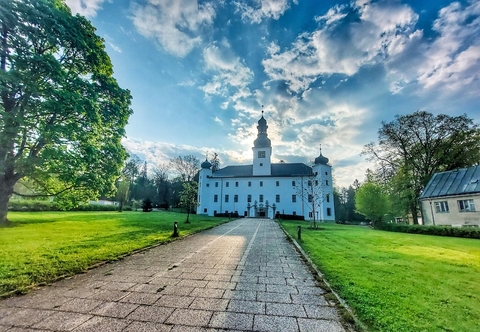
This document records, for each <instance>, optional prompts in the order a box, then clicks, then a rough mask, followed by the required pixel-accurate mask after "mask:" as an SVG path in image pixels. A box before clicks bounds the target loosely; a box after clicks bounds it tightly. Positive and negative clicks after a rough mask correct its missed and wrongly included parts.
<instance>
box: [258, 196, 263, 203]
mask: <svg viewBox="0 0 480 332" xmlns="http://www.w3.org/2000/svg"><path fill="white" fill-rule="evenodd" d="M258 200H259V201H260V203H263V195H260V196H259V198H258Z"/></svg>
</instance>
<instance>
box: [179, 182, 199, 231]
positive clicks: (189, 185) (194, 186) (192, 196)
mask: <svg viewBox="0 0 480 332" xmlns="http://www.w3.org/2000/svg"><path fill="white" fill-rule="evenodd" d="M197 197H198V183H197V182H195V181H192V182H185V183H183V190H182V191H181V192H180V206H183V207H185V208H186V209H187V223H188V222H189V216H190V213H191V212H192V211H194V210H193V209H194V208H196V207H197V206H198V201H197Z"/></svg>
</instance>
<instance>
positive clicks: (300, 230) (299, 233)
mask: <svg viewBox="0 0 480 332" xmlns="http://www.w3.org/2000/svg"><path fill="white" fill-rule="evenodd" d="M298 239H299V240H301V239H302V226H298Z"/></svg>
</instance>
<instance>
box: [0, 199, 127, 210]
mask: <svg viewBox="0 0 480 332" xmlns="http://www.w3.org/2000/svg"><path fill="white" fill-rule="evenodd" d="M8 210H9V211H15V212H40V211H64V210H65V208H64V207H62V206H61V205H59V204H57V203H55V202H49V201H39V200H11V201H10V202H9V203H8ZM68 210H69V211H117V210H118V206H116V205H100V204H82V205H79V206H77V207H75V208H72V209H68ZM123 210H124V211H129V210H132V207H131V206H124V207H123Z"/></svg>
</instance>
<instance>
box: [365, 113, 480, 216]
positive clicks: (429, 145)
mask: <svg viewBox="0 0 480 332" xmlns="http://www.w3.org/2000/svg"><path fill="white" fill-rule="evenodd" d="M378 140H379V143H378V146H375V144H374V143H370V144H367V145H366V146H365V147H364V151H363V154H365V155H367V156H368V157H369V160H372V161H375V162H376V163H377V170H376V176H377V178H378V179H380V180H381V181H382V183H384V184H385V185H386V186H388V187H389V189H390V190H389V192H390V193H391V194H392V195H391V197H392V199H394V203H395V204H394V206H395V207H399V208H401V209H402V210H403V211H401V215H404V216H405V215H407V214H410V215H411V217H412V218H413V222H414V223H417V216H418V211H419V206H418V198H419V196H420V194H421V191H422V189H423V188H424V187H425V185H426V184H427V183H428V181H429V180H430V178H431V177H432V176H433V174H435V173H437V172H441V171H446V170H451V169H455V168H462V167H469V166H472V165H475V164H477V163H478V161H479V160H480V144H479V142H480V129H479V125H478V124H475V123H474V122H473V120H472V119H470V118H469V117H467V116H466V115H461V116H456V117H452V116H448V115H445V114H439V115H433V114H431V113H428V112H425V111H417V112H414V113H412V114H407V115H402V116H397V117H396V119H395V120H394V121H392V122H388V123H387V122H382V127H381V128H380V129H379V131H378Z"/></svg>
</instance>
